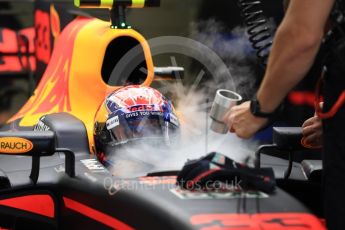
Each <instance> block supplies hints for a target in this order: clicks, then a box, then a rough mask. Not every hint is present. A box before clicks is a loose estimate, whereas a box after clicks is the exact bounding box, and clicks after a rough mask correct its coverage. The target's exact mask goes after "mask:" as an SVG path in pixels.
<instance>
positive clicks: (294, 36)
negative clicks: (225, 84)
mask: <svg viewBox="0 0 345 230" xmlns="http://www.w3.org/2000/svg"><path fill="white" fill-rule="evenodd" d="M289 2H290V3H289V7H288V9H287V12H286V15H285V17H284V20H283V22H282V23H281V25H280V26H279V29H278V31H277V33H276V36H275V40H274V42H273V44H274V45H273V47H272V52H271V54H270V58H269V62H268V66H267V71H266V73H265V77H264V79H263V82H262V84H261V86H260V88H259V91H258V93H257V98H258V100H259V102H260V105H261V109H262V111H263V112H272V111H273V110H274V109H276V108H277V107H278V105H279V103H280V102H281V101H282V100H283V98H284V97H285V96H286V94H287V93H288V92H289V90H291V89H292V88H293V87H294V86H295V85H296V84H297V83H298V82H299V81H300V80H301V79H302V78H303V77H304V76H305V74H306V73H307V72H308V70H309V69H310V67H311V65H312V64H313V62H314V59H315V56H316V53H317V51H318V49H319V46H320V43H321V40H322V37H323V34H324V28H325V26H326V23H327V21H328V17H329V14H330V11H331V9H332V6H333V4H334V0H303V1H301V0H290V1H289Z"/></svg>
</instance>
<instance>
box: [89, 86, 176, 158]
mask: <svg viewBox="0 0 345 230" xmlns="http://www.w3.org/2000/svg"><path fill="white" fill-rule="evenodd" d="M178 133H179V120H178V118H177V116H176V114H175V109H174V107H173V105H172V103H171V101H170V100H168V99H167V98H166V97H165V96H163V95H162V94H161V93H160V92H159V91H158V90H156V89H153V88H150V87H146V86H141V85H131V86H125V87H122V88H120V89H117V90H115V91H114V92H112V93H110V94H109V95H108V96H107V97H106V99H105V100H104V102H102V104H101V105H100V107H99V108H98V111H97V113H96V115H95V123H94V138H95V145H96V146H95V147H96V150H95V152H96V154H97V156H98V158H99V159H100V161H101V162H102V163H104V161H106V160H107V158H109V154H110V153H114V152H116V149H117V148H121V146H123V145H125V144H127V145H130V144H131V143H133V142H134V143H136V142H138V141H142V142H149V143H152V142H155V143H160V144H162V143H163V144H164V145H166V146H169V145H170V144H171V143H172V142H175V140H176V139H177V137H178Z"/></svg>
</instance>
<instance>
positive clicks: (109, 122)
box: [106, 116, 120, 130]
mask: <svg viewBox="0 0 345 230" xmlns="http://www.w3.org/2000/svg"><path fill="white" fill-rule="evenodd" d="M106 124H107V129H108V130H110V129H112V128H115V127H116V126H118V125H119V124H120V121H119V116H115V117H112V118H109V119H108V120H107V122H106Z"/></svg>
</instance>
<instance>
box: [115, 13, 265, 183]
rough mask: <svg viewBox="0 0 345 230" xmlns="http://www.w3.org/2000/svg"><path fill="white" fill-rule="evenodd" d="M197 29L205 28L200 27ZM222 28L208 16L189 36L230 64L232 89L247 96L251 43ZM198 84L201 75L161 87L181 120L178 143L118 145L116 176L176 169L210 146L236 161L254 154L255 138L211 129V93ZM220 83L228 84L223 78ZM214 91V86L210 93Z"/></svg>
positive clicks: (251, 76) (251, 83) (250, 82)
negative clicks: (225, 33) (226, 34)
mask: <svg viewBox="0 0 345 230" xmlns="http://www.w3.org/2000/svg"><path fill="white" fill-rule="evenodd" d="M200 28H205V30H203V31H200ZM221 31H223V28H222V25H221V24H219V23H217V22H216V21H214V20H209V21H205V22H201V23H199V24H193V25H192V34H191V36H192V38H193V39H195V40H198V41H199V42H201V43H203V44H204V45H206V46H208V47H209V48H211V49H212V50H214V51H215V52H216V53H217V54H218V55H219V56H220V58H222V59H223V61H224V62H225V64H226V65H227V66H228V67H229V69H230V72H231V74H232V77H233V79H229V80H231V81H233V82H235V85H236V91H237V92H238V93H239V94H242V95H244V94H245V95H247V96H248V97H249V96H251V95H252V94H253V91H254V83H255V76H254V73H253V70H252V68H251V67H250V66H249V64H248V62H247V61H248V47H250V44H249V41H248V38H247V35H246V32H245V29H243V28H240V27H238V28H235V29H234V30H233V31H232V34H233V35H234V37H233V38H232V39H231V40H228V39H226V38H224V36H222V33H221ZM205 55H207V54H205ZM252 58H254V57H252ZM249 59H250V57H249ZM199 83H200V79H198V77H196V79H195V80H194V83H193V84H192V85H191V86H185V85H184V84H183V82H182V81H181V80H177V81H176V82H169V81H168V82H166V83H164V85H163V87H161V88H159V90H160V91H161V92H162V93H163V94H167V93H173V94H174V99H173V102H174V105H175V107H176V110H177V114H178V117H179V119H180V123H181V140H180V142H178V143H177V144H174V145H172V146H171V148H167V147H166V146H165V145H164V144H163V143H162V144H161V145H157V144H154V145H152V144H151V143H150V142H147V143H142V142H141V143H140V144H135V145H131V146H126V148H122V149H119V150H117V151H116V153H114V155H113V157H112V161H113V162H114V163H115V165H114V167H113V170H112V171H113V174H114V175H115V176H119V177H123V178H128V177H136V176H145V175H146V174H147V173H148V172H158V171H169V170H179V169H181V168H182V166H183V165H184V163H185V162H186V161H187V160H188V159H197V158H200V157H202V156H204V155H206V154H207V153H210V152H212V151H217V152H220V153H222V154H224V155H226V156H228V157H230V158H232V159H234V160H236V161H239V162H243V161H244V160H245V159H247V158H248V157H252V156H253V155H254V152H255V150H256V148H257V147H258V145H257V143H256V142H253V141H246V140H242V139H239V138H237V137H236V136H235V135H234V134H230V133H228V134H225V135H222V134H217V133H215V132H213V131H211V130H210V128H209V127H210V124H211V119H210V118H209V109H210V107H211V104H212V100H213V97H212V99H209V98H210V95H209V94H208V93H206V92H209V89H208V90H206V89H200V88H199V87H198V86H199ZM203 85H207V84H203ZM224 85H229V84H227V82H224ZM230 85H231V84H230ZM215 93H216V91H214V94H213V95H215ZM207 98H208V99H209V101H208V103H207ZM162 142H163V141H162Z"/></svg>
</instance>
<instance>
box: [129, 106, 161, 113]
mask: <svg viewBox="0 0 345 230" xmlns="http://www.w3.org/2000/svg"><path fill="white" fill-rule="evenodd" d="M157 107H158V106H157V105H135V106H132V107H130V108H129V110H130V111H131V112H136V111H160V110H161V109H159V108H157Z"/></svg>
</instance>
